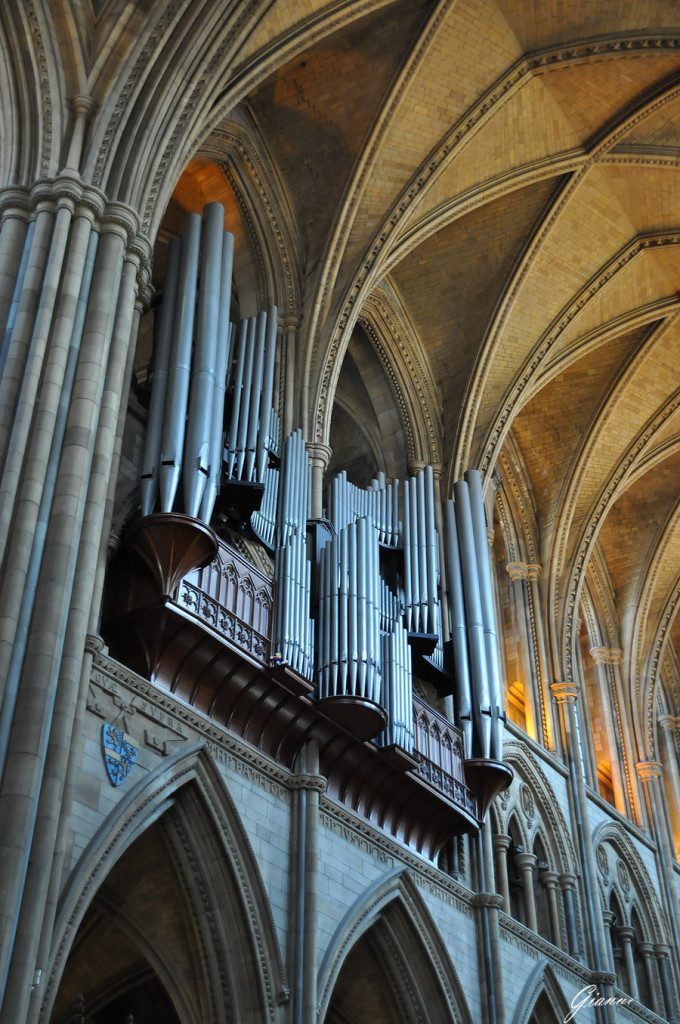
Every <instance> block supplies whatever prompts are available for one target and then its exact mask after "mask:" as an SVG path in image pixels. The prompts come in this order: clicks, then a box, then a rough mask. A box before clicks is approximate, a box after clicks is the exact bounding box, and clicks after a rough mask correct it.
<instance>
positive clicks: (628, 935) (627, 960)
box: [617, 927, 640, 1002]
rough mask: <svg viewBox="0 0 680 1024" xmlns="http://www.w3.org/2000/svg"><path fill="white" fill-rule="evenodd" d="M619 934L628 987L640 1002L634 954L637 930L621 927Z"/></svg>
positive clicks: (634, 997)
mask: <svg viewBox="0 0 680 1024" xmlns="http://www.w3.org/2000/svg"><path fill="white" fill-rule="evenodd" d="M617 935H618V937H619V942H620V943H621V953H622V954H623V962H624V964H625V967H626V982H627V985H626V989H627V991H628V992H629V993H630V995H631V996H632V997H633V999H637V1000H638V1002H639V1000H640V993H639V991H638V983H637V975H636V974H635V957H634V956H633V940H634V938H635V931H634V930H633V929H632V928H630V927H620V928H618V929H617Z"/></svg>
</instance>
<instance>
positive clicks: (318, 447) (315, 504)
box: [307, 441, 333, 519]
mask: <svg viewBox="0 0 680 1024" xmlns="http://www.w3.org/2000/svg"><path fill="white" fill-rule="evenodd" d="M307 452H308V454H309V461H310V463H311V465H312V500H311V515H310V519H321V517H322V514H323V476H324V473H325V472H326V470H327V469H328V463H329V462H330V461H331V455H332V454H333V451H332V449H331V448H329V447H328V445H327V444H321V443H320V442H318V441H313V442H308V444H307Z"/></svg>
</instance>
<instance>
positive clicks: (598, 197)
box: [6, 0, 680, 756]
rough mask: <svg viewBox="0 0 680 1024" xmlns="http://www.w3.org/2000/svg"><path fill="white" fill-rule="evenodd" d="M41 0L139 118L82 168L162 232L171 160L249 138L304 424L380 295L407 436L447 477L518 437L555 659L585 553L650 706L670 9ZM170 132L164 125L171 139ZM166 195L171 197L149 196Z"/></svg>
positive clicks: (664, 586)
mask: <svg viewBox="0 0 680 1024" xmlns="http://www.w3.org/2000/svg"><path fill="white" fill-rule="evenodd" d="M46 8H51V12H50V14H49V15H47V14H46V15H44V17H45V18H51V19H52V20H51V22H50V24H51V31H52V33H53V40H54V46H55V47H56V48H57V50H58V52H59V59H60V63H61V67H62V71H61V72H60V74H61V76H62V79H63V80H62V81H61V85H60V88H61V89H62V90H63V92H64V93H66V94H68V93H72V92H75V91H77V90H80V91H82V90H84V89H86V88H87V89H90V90H91V91H92V92H93V93H94V94H95V95H97V96H98V98H99V99H100V102H101V103H102V105H103V106H104V107H107V104H108V105H109V106H110V107H111V110H114V111H115V110H116V109H117V110H118V114H117V115H116V116H117V117H118V121H117V122H116V124H122V125H123V126H124V125H125V118H126V116H128V115H126V114H125V111H126V110H128V108H129V111H130V113H129V131H128V135H127V136H126V135H125V132H124V131H123V130H122V128H121V130H120V133H119V134H120V139H119V140H118V141H117V142H115V143H114V145H112V147H111V155H110V156H107V157H106V159H103V158H101V157H99V158H98V152H97V151H96V146H97V145H101V144H102V139H105V137H106V135H105V132H104V130H103V129H102V131H101V132H100V134H99V135H98V136H97V135H93V137H92V146H93V147H95V148H94V149H93V151H92V153H91V154H90V156H89V158H88V159H89V163H88V167H91V168H94V167H95V165H96V164H97V160H98V159H99V168H100V183H101V185H102V187H103V188H105V189H106V188H107V184H108V185H110V187H111V188H112V189H113V191H114V192H115V191H116V190H118V195H119V197H120V198H123V199H125V200H127V201H129V202H135V203H138V205H139V207H140V209H142V210H146V211H147V219H146V220H145V223H146V224H147V225H148V228H149V230H150V231H151V232H153V231H154V230H155V229H156V228H157V225H158V223H159V221H160V216H161V214H162V210H163V209H164V208H165V203H167V199H168V198H169V195H170V193H171V191H172V188H173V184H174V182H176V180H177V177H178V176H179V171H180V170H181V168H182V166H184V165H185V164H186V163H187V162H188V160H189V158H190V157H192V156H194V155H195V154H196V153H197V152H199V151H200V149H201V146H202V145H205V144H207V143H208V142H210V141H211V139H212V140H213V142H211V146H212V149H211V153H213V154H214V152H215V147H216V146H217V145H218V142H216V141H214V140H215V139H217V138H218V136H219V126H220V125H221V126H223V127H224V126H225V125H226V126H231V128H230V130H235V129H233V126H234V125H235V124H238V126H239V131H240V133H241V135H240V136H239V137H240V138H247V140H248V141H247V145H246V144H245V143H244V152H245V151H246V149H247V146H250V147H252V152H253V153H257V154H258V159H259V160H260V161H261V164H262V166H263V167H265V168H266V169H267V176H268V177H267V182H266V185H265V186H262V188H263V190H264V191H265V192H268V195H269V198H271V196H274V197H275V199H276V203H277V204H278V205H276V209H275V212H276V214H277V216H278V217H279V218H280V220H281V222H282V223H283V222H285V224H284V226H285V230H286V231H287V232H288V237H290V238H291V239H293V240H294V243H295V247H296V253H295V261H296V262H295V265H294V266H293V268H292V271H291V273H292V275H293V278H294V280H295V287H296V288H297V289H298V290H299V295H300V297H301V299H300V308H298V309H296V310H290V311H289V312H291V313H294V314H295V315H299V316H301V318H302V319H301V327H300V338H301V347H302V351H301V358H300V360H299V383H300V387H299V389H297V391H298V395H299V402H300V409H299V417H300V419H301V421H303V422H306V424H307V432H308V435H309V436H310V437H314V436H315V437H316V438H317V439H318V440H327V439H328V435H329V430H330V421H331V411H332V406H333V398H334V394H335V389H336V384H337V381H338V378H339V377H340V371H341V366H342V363H343V358H344V355H345V352H346V349H347V346H348V344H349V341H350V338H352V337H354V338H356V337H357V336H356V334H355V333H354V331H355V325H356V323H357V321H358V319H359V318H360V317H362V316H365V317H366V319H369V312H367V311H369V310H371V309H373V312H374V311H375V303H376V302H377V298H376V297H377V296H379V295H383V296H384V294H387V293H389V297H390V298H389V301H390V311H389V316H387V317H382V318H379V319H380V331H382V337H381V341H382V343H383V345H384V346H385V347H386V348H387V349H388V350H390V351H392V352H394V353H397V352H398V353H399V360H400V363H399V365H400V366H401V368H402V369H401V371H400V372H401V381H402V384H404V382H406V383H405V385H404V386H405V387H406V388H407V389H408V387H409V386H410V388H411V392H412V403H411V405H410V406H408V408H409V410H410V412H409V415H410V416H412V418H413V422H412V423H410V424H408V423H403V428H404V429H403V433H404V437H406V438H407V439H409V440H408V446H409V448H410V450H409V451H407V452H406V453H405V457H406V460H407V461H410V462H414V461H418V460H419V459H435V460H436V461H438V462H439V463H440V464H441V465H442V467H443V472H444V480H445V482H446V483H447V484H450V482H451V481H452V480H453V479H454V478H455V477H456V476H457V475H458V473H460V472H461V470H462V469H463V468H464V467H466V466H468V465H472V464H475V465H480V466H482V467H483V468H484V469H485V470H486V471H487V479H490V478H491V471H492V470H493V469H494V468H495V467H496V468H498V467H501V466H502V464H503V459H504V458H505V456H506V455H508V454H509V453H510V454H512V453H514V454H513V458H515V456H517V458H516V459H515V462H516V464H519V463H521V465H522V466H523V470H522V472H524V473H525V474H526V479H525V480H524V484H523V486H525V487H526V489H527V493H528V495H529V499H528V500H529V502H530V504H531V505H532V507H533V509H534V510H535V514H536V517H537V523H536V525H537V528H538V533H539V535H540V537H541V550H540V559H541V562H542V564H543V581H544V586H545V595H546V601H547V602H548V607H549V608H550V619H551V625H552V630H553V635H552V637H551V641H552V654H553V668H554V671H555V674H557V673H559V672H564V673H566V674H568V673H569V672H570V671H571V669H572V666H571V653H572V652H571V648H570V644H571V640H570V638H573V636H574V635H577V633H578V629H577V628H576V629H575V628H574V627H575V622H576V619H577V617H578V614H579V600H580V593H581V590H582V588H583V587H584V585H585V580H586V575H587V572H588V567H589V564H590V560H591V558H592V557H593V555H594V553H595V552H598V558H602V559H603V561H604V563H605V564H606V569H607V573H608V576H609V579H610V584H611V588H612V595H611V596H612V599H613V601H614V604H615V607H616V613H617V619H618V635H617V636H609V637H607V638H604V640H606V642H607V643H609V644H611V645H619V646H621V647H622V648H623V650H624V668H625V672H626V674H627V678H628V682H629V686H630V693H631V700H632V702H633V703H634V704H635V703H636V702H637V710H636V713H637V714H639V715H640V716H641V718H642V717H644V713H645V712H644V705H645V702H646V701H647V700H648V699H649V681H650V679H651V678H652V676H653V675H654V671H655V670H656V668H655V666H657V665H658V664H659V663H660V662H661V661H662V660H663V655H664V650H665V647H664V645H665V644H667V643H668V642H669V638H670V637H671V636H672V637H673V641H672V642H673V643H674V644H676V645H677V642H678V629H679V627H678V624H677V617H676V615H675V609H676V606H677V603H678V590H679V586H680V558H679V555H680V516H679V514H678V470H679V469H680V463H679V461H678V458H679V456H678V442H680V420H679V419H678V414H677V413H675V412H674V410H675V409H677V408H678V403H679V402H680V320H678V319H677V312H678V308H679V306H678V298H679V297H678V291H679V288H680V188H679V181H680V179H679V177H678V167H679V164H680V7H679V6H678V5H677V4H674V3H669V2H668V0H644V2H642V0H639V2H637V0H630V2H627V3H623V4H622V3H621V2H620V0H577V2H573V3H569V4H565V3H563V2H561V0H552V2H550V0H546V2H542V3H540V4H539V3H533V2H529V0H415V2H414V0H396V2H393V3H390V2H371V0H362V2H360V0H355V2H348V3H343V4H340V3H329V2H327V0H296V2H295V3H283V2H280V0H276V2H274V3H270V4H267V3H264V2H261V3H257V2H255V3H253V4H248V5H244V4H241V5H240V6H239V5H234V4H228V3H226V2H222V0H219V2H218V0H211V2H208V0H183V2H180V0H177V2H175V3H173V4H170V3H168V4H163V5H155V4H152V3H146V4H144V3H141V2H140V3H137V4H130V3H124V2H122V0H108V2H105V3H100V4H97V5H96V8H97V9H96V11H95V10H93V9H91V8H90V7H89V6H87V3H82V4H81V3H78V2H76V0H72V2H69V0H58V2H56V3H53V4H47V5H46ZM161 8H162V9H163V13H160V9H161ZM237 8H238V15H239V17H240V18H241V21H240V22H239V28H238V32H237V31H236V30H233V31H232V30H231V29H230V28H229V26H230V25H231V24H232V21H233V19H234V18H235V16H236V15H235V13H234V12H235V11H236V9H237ZM170 13H173V17H172V18H171V17H170ZM6 17H7V18H9V15H6ZM163 18H165V21H163V20H162V19H163ZM230 19H232V21H230ZM229 31H232V36H229ZM154 33H155V36H154ZM144 46H146V47H147V50H146V51H145V52H144V53H145V59H146V65H145V71H144V75H145V78H144V85H143V87H141V86H139V83H138V85H137V91H136V92H135V89H134V88H133V87H132V85H131V84H129V83H130V82H131V81H132V79H133V77H134V74H137V75H138V76H139V74H140V72H139V71H138V70H137V71H135V68H137V69H138V68H139V66H140V63H139V62H140V55H142V50H143V47H144ZM220 47H222V49H221V50H220ZM173 62H174V63H173ZM206 67H209V70H210V74H209V75H206ZM126 83H127V84H126ZM128 86H129V88H128ZM126 88H127V89H128V91H127V92H126ZM187 97H195V99H192V102H193V104H194V106H193V108H190V109H189V114H187V103H188V100H187ZM116 103H118V108H116V107H115V104H116ZM126 104H127V106H126ZM133 104H136V106H134V112H133ZM144 104H146V106H144ZM163 104H165V106H163ZM173 105H174V106H173ZM175 107H176V109H175ZM107 109H108V108H107ZM121 111H122V113H121ZM145 111H146V113H144V112H145ZM112 116H113V115H112ZM182 118H184V120H182ZM109 123H110V122H109ZM147 125H148V127H147ZM160 125H166V126H167V127H165V128H164V129H163V131H160V129H159V126H160ZM133 128H134V132H133V131H132V129H133ZM216 128H218V132H217V133H216V134H215V129H216ZM153 132H157V133H159V134H156V135H155V136H154V135H153ZM135 133H136V134H135ZM145 133H146V134H145ZM173 133H174V134H173ZM211 133H213V134H211ZM116 138H117V136H116ZM159 138H161V139H163V140H170V142H172V146H173V152H172V157H171V158H170V157H169V158H168V160H167V161H166V163H165V164H162V161H161V162H160V163H159V159H160V157H159V156H158V155H156V151H158V154H160V153H161V152H163V145H165V144H166V143H165V141H163V142H162V143H159V142H158V139H159ZM170 142H168V146H169V145H170ZM136 145H138V146H139V147H140V149H144V152H145V153H146V154H147V156H148V169H145V168H146V165H143V166H142V165H141V164H140V158H139V157H138V156H137V157H136V158H135V146H136ZM152 150H154V155H153V159H152V157H151V156H149V155H148V154H150V153H151V151H152ZM145 159H147V157H146V156H145ZM226 159H227V157H226V155H225V160H226ZM244 160H245V158H244ZM154 161H155V163H154ZM138 165H139V166H138ZM245 166H246V170H245V171H243V174H242V179H243V181H244V182H246V183H247V182H248V181H249V182H250V184H251V185H252V187H253V190H254V191H257V188H258V187H259V186H257V184H256V183H255V178H254V171H253V166H254V165H253V163H252V161H251V163H250V164H248V161H247V160H245ZM158 168H162V169H163V172H164V173H165V178H162V175H161V177H160V178H159V174H160V170H158ZM154 174H155V179H154ZM161 179H162V180H161ZM151 180H156V181H157V182H158V181H160V184H159V185H158V184H157V185H156V186H154V187H155V188H156V193H154V192H153V188H152V187H151V186H150V185H149V184H148V182H149V181H151ZM153 194H157V205H158V206H159V207H160V210H161V213H158V214H157V213H155V212H154V213H152V214H148V211H149V210H150V209H155V207H154V205H153V202H152V201H151V200H150V198H149V197H150V196H152V195H153ZM242 227H243V231H244V232H245V231H246V228H247V225H246V226H242ZM253 230H254V229H253ZM383 305H384V303H383ZM381 308H382V307H381ZM371 315H373V314H371ZM371 322H372V321H371ZM376 330H377V328H376ZM369 333H370V332H369ZM366 337H368V335H366V336H364V335H363V334H362V338H363V339H364V342H365V341H366ZM355 344H357V343H356V342H355ZM352 361H353V365H354V366H357V365H359V364H360V363H361V362H362V357H361V353H360V352H359V350H358V349H357V351H356V352H355V353H354V356H353V357H352ZM395 365H396V355H395ZM409 381H410V384H409ZM414 382H417V386H416V383H414ZM390 386H392V387H393V388H396V387H397V386H398V381H393V382H392V383H391V385H390ZM351 391H352V389H351V386H348V383H347V377H346V374H345V378H344V383H343V382H342V381H341V387H340V392H341V393H342V395H343V398H342V402H341V405H342V409H343V413H342V416H343V417H348V416H349V417H351V416H352V411H353V409H354V410H355V412H356V410H360V409H361V408H362V407H363V406H362V403H363V405H365V404H366V400H365V396H363V395H362V394H361V393H360V392H359V391H357V392H356V394H354V395H352V393H351ZM414 396H415V397H414ZM371 400H372V403H373V419H372V422H371V424H370V425H369V430H368V433H369V435H370V437H373V436H374V435H375V434H376V430H377V431H378V434H377V435H376V436H378V437H379V428H378V427H376V426H375V424H376V423H379V417H380V415H381V414H382V413H383V412H384V410H382V409H381V408H380V405H379V403H378V404H377V405H376V400H375V397H374V396H371ZM401 414H402V415H404V413H403V409H402V413H401ZM418 417H420V421H419V422H416V421H417V420H418ZM390 429H392V428H390ZM372 443H373V442H371V444H372ZM367 444H368V442H367ZM370 446H371V445H370V444H368V447H370ZM504 453H505V454H504ZM676 654H677V652H676ZM674 658H675V663H676V664H677V657H676V656H675V654H674ZM676 698H677V694H676ZM679 710H680V707H679V706H678V705H676V709H675V713H676V714H677V713H678V711H679ZM641 742H642V741H641ZM643 753H644V752H643V751H642V750H640V755H641V756H642V754H643Z"/></svg>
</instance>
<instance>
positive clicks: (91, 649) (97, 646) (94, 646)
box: [85, 633, 106, 657]
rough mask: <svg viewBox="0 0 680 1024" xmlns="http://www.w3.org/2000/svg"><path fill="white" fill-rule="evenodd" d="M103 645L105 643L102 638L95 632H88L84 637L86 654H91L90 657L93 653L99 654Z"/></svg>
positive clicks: (104, 645)
mask: <svg viewBox="0 0 680 1024" xmlns="http://www.w3.org/2000/svg"><path fill="white" fill-rule="evenodd" d="M105 647H106V644H105V643H104V640H103V639H102V637H100V636H98V635H97V634H96V633H88V634H87V636H86V637H85V650H86V651H87V653H88V654H91V655H92V657H94V656H95V654H99V652H100V651H103V650H104V648H105Z"/></svg>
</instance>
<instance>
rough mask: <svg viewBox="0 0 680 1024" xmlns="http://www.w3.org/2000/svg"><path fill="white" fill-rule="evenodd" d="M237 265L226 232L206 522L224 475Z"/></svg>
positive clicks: (203, 509) (204, 502) (203, 514)
mask: <svg viewBox="0 0 680 1024" xmlns="http://www.w3.org/2000/svg"><path fill="white" fill-rule="evenodd" d="M233 266H234V236H233V235H232V234H231V233H230V232H229V231H225V232H224V235H223V238H222V258H221V261H220V308H219V319H218V324H217V352H216V357H215V388H214V391H213V402H212V424H211V434H210V457H209V461H210V471H209V473H208V482H207V484H206V486H205V491H204V492H203V500H202V501H201V508H200V512H199V518H200V519H202V520H203V522H205V523H209V522H210V517H211V516H212V513H213V509H214V507H215V499H216V498H217V495H218V494H219V489H220V477H221V475H222V435H223V429H224V402H225V397H226V389H227V377H228V374H229V369H230V367H231V354H232V350H233V347H234V332H235V327H234V324H232V323H230V322H229V310H230V307H231V279H232V273H233Z"/></svg>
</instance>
